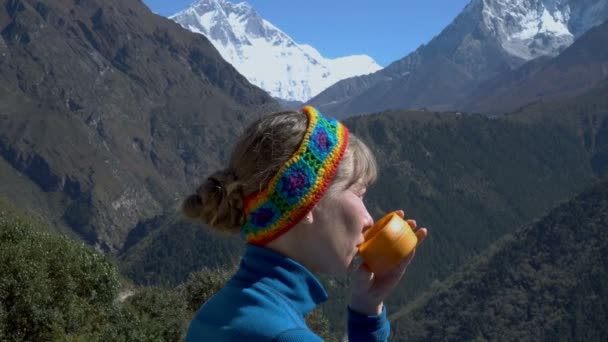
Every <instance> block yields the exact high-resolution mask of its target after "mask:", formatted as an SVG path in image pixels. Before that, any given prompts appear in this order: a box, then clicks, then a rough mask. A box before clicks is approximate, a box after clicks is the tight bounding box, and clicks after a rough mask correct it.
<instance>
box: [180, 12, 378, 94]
mask: <svg viewBox="0 0 608 342" xmlns="http://www.w3.org/2000/svg"><path fill="white" fill-rule="evenodd" d="M170 18H171V19H173V20H175V21H176V22H177V23H179V24H180V25H182V26H183V27H184V28H187V29H188V30H191V31H193V32H198V33H201V34H203V35H205V36H206V37H207V38H209V40H210V41H211V42H212V43H213V45H214V46H215V47H216V48H217V50H218V51H219V52H220V53H221V54H222V56H223V57H224V58H225V59H226V60H227V61H228V62H230V63H231V64H232V65H233V66H234V67H235V68H236V69H237V70H238V71H239V72H240V73H241V74H243V75H244V76H245V77H247V79H248V80H249V81H250V82H251V83H253V84H255V85H257V86H259V87H260V88H262V89H265V90H266V91H268V92H269V93H270V95H272V96H273V97H277V98H280V99H283V100H288V101H307V100H309V99H310V98H311V97H313V96H315V95H317V94H319V93H320V92H321V91H322V90H324V89H325V88H327V87H329V86H330V85H332V84H334V83H336V82H337V81H339V80H342V79H345V78H348V77H352V76H358V75H365V74H369V73H372V72H374V71H377V70H379V69H381V67H380V66H379V65H378V64H377V63H376V62H375V61H374V60H373V59H372V58H371V57H369V56H366V55H355V56H347V57H341V58H336V59H328V58H324V57H323V56H321V54H320V53H319V52H318V51H317V50H316V49H315V48H314V47H312V46H310V45H307V44H298V43H296V42H295V41H294V40H293V39H291V38H290V37H289V36H288V35H287V34H286V33H284V32H283V31H281V30H280V29H279V28H277V27H276V26H274V25H273V24H271V23H270V22H268V21H267V20H265V19H263V18H262V17H260V15H259V14H258V13H257V12H256V11H255V9H253V8H252V7H251V6H250V5H249V4H247V3H245V2H240V3H238V4H233V3H231V2H229V1H227V0H198V1H196V2H194V3H193V4H192V5H191V6H190V7H189V8H187V9H185V10H183V11H181V12H179V13H177V14H175V15H173V16H171V17H170Z"/></svg>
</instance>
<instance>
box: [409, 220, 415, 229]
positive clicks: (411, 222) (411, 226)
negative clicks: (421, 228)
mask: <svg viewBox="0 0 608 342" xmlns="http://www.w3.org/2000/svg"><path fill="white" fill-rule="evenodd" d="M407 224H408V225H409V226H410V228H412V230H414V229H416V225H417V224H416V220H407Z"/></svg>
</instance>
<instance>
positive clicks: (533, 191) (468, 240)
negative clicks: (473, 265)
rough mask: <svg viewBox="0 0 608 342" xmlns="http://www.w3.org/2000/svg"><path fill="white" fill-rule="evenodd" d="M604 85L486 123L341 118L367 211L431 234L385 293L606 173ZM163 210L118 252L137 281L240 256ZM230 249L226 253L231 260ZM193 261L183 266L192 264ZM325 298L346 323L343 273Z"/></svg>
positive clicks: (169, 277)
mask: <svg viewBox="0 0 608 342" xmlns="http://www.w3.org/2000/svg"><path fill="white" fill-rule="evenodd" d="M605 91H606V87H604V88H599V89H598V90H597V91H595V92H592V93H589V94H586V95H584V96H580V97H578V98H575V99H571V100H568V101H562V102H558V103H553V104H538V105H533V106H530V107H526V108H525V109H523V110H522V111H520V112H518V113H514V114H512V115H509V116H505V117H502V118H498V119H494V118H488V117H485V116H481V115H471V114H458V113H433V112H424V111H419V112H384V113H379V114H376V115H370V116H363V117H357V118H352V119H349V120H348V121H347V122H346V123H347V125H348V126H349V127H350V128H351V130H352V131H354V132H355V133H356V134H358V135H359V136H361V138H362V139H363V140H364V141H366V142H368V143H369V145H370V147H371V148H372V149H373V150H374V152H375V153H376V155H377V157H378V160H379V164H380V170H381V171H380V172H381V173H380V178H379V181H378V182H377V184H375V185H374V186H373V187H372V188H370V189H369V192H368V195H367V196H366V202H367V204H368V207H369V208H370V211H371V213H372V215H374V217H376V218H378V217H380V215H381V214H382V213H384V212H387V211H390V210H394V209H398V208H403V209H404V210H405V212H406V215H407V216H408V217H413V218H416V219H417V220H418V223H419V225H421V226H422V225H423V226H427V227H428V228H429V231H430V237H429V239H428V240H427V242H426V243H425V245H424V247H423V248H421V249H420V250H419V253H418V254H417V257H416V260H415V262H414V263H413V264H412V265H411V266H410V269H409V270H408V275H407V280H406V281H404V282H403V283H402V285H401V287H400V288H399V289H398V290H397V291H396V292H395V294H394V295H393V296H392V297H390V298H389V300H388V305H390V307H401V306H403V305H406V304H408V303H410V302H411V301H412V299H413V298H415V297H416V296H417V295H418V294H420V293H421V292H422V291H424V290H425V289H426V288H428V286H429V285H430V284H431V283H433V282H434V281H437V280H442V279H444V278H445V277H447V276H448V275H450V274H451V273H452V272H454V271H455V270H458V269H459V268H460V267H461V266H462V265H463V264H465V263H466V262H467V261H468V260H469V259H470V258H471V257H472V256H474V255H476V254H477V253H479V252H480V251H482V250H484V249H485V248H486V247H487V246H489V245H490V244H491V243H493V242H495V241H496V240H497V239H498V238H500V237H501V236H503V235H504V234H506V233H509V232H512V231H514V230H515V229H517V228H518V227H520V226H521V225H523V224H525V223H527V222H530V221H532V220H534V219H536V218H539V217H541V216H543V215H544V214H545V213H546V212H547V211H548V210H550V209H551V208H553V207H555V206H556V205H558V204H560V203H562V202H564V201H567V200H569V199H570V198H572V197H573V196H574V195H575V194H576V193H578V192H579V191H581V190H582V189H584V188H586V187H587V186H589V185H590V184H592V183H593V182H594V181H595V180H596V179H597V177H598V175H600V174H603V173H605V172H606V166H607V165H608V163H606V160H607V159H606V155H607V154H606V151H607V148H608V141H607V139H606V138H605V137H608V120H607V117H608V110H607V109H608V103H607V101H608V100H606V98H605V96H602V94H603V93H605ZM178 218H179V215H176V214H175V213H170V214H169V215H166V216H164V217H161V218H159V219H158V221H157V223H158V224H157V225H150V226H148V228H146V229H143V230H142V231H143V232H144V233H142V235H141V236H143V238H142V239H141V241H139V243H135V244H134V245H132V246H131V247H130V248H128V249H127V250H125V251H124V252H123V254H122V257H121V265H122V269H123V271H124V272H125V273H126V274H128V275H129V276H131V277H132V279H133V280H134V281H135V282H137V283H140V284H165V285H170V286H172V285H175V284H178V283H180V282H182V281H185V280H186V279H187V277H188V274H189V273H190V272H192V271H194V270H197V269H199V268H201V267H205V266H211V267H214V266H215V265H218V264H222V263H228V264H232V263H233V262H234V260H235V259H238V256H239V255H240V252H241V251H242V242H241V241H239V239H238V238H237V237H231V238H228V239H226V238H223V237H222V236H217V235H216V234H210V233H209V232H208V231H207V230H206V229H205V228H204V227H200V226H199V225H197V224H193V223H189V222H187V221H183V220H182V219H178ZM231 253H232V255H233V256H231ZM190 267H191V268H190ZM325 282H326V284H327V287H328V290H329V291H330V301H329V302H328V303H327V304H325V305H324V312H325V313H326V314H327V315H328V317H329V318H330V320H331V321H332V323H333V324H334V328H336V329H339V330H341V329H343V328H344V326H343V324H344V307H345V303H346V298H344V296H345V291H344V286H346V283H345V280H344V279H326V281H325Z"/></svg>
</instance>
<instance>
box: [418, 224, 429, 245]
mask: <svg viewBox="0 0 608 342" xmlns="http://www.w3.org/2000/svg"><path fill="white" fill-rule="evenodd" d="M428 235H429V232H428V230H427V229H426V228H424V227H423V228H420V229H418V230H417V231H416V237H417V238H418V243H417V244H416V246H420V245H421V244H422V243H423V242H424V240H426V237H427V236H428Z"/></svg>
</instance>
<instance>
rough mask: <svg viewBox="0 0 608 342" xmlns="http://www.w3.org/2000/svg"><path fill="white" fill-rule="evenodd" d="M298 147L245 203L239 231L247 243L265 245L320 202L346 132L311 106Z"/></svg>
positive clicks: (306, 108) (339, 158)
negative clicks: (241, 225) (304, 131)
mask: <svg viewBox="0 0 608 342" xmlns="http://www.w3.org/2000/svg"><path fill="white" fill-rule="evenodd" d="M302 111H303V112H304V113H305V114H306V115H307V116H308V126H307V129H306V133H305V134H304V138H303V139H302V142H301V143H300V146H299V148H298V149H297V150H296V152H294V154H293V155H292V156H291V157H290V158H289V160H287V162H286V163H285V164H284V165H283V166H282V167H281V169H280V170H279V171H278V172H277V174H276V175H274V176H273V178H272V179H271V180H270V181H269V182H268V185H267V186H266V187H265V188H264V189H262V190H261V191H259V192H257V193H254V194H252V195H249V196H247V197H246V198H245V201H244V211H245V223H244V224H243V228H242V230H241V231H242V235H244V236H245V237H246V239H247V241H248V242H249V243H252V244H256V245H264V244H266V243H268V242H270V241H272V240H274V239H275V238H277V237H278V236H279V235H281V234H283V233H285V232H286V231H288V230H289V229H290V228H292V227H293V226H294V225H296V224H297V223H298V222H299V221H300V220H301V219H302V218H303V217H304V216H305V215H306V213H308V212H309V211H310V210H311V209H312V208H313V207H314V206H315V204H317V202H319V200H320V199H321V197H322V196H323V194H324V193H325V191H326V190H327V188H328V186H329V184H330V183H331V181H332V179H333V177H334V175H335V173H336V171H337V169H338V165H339V164H340V162H341V161H342V158H343V157H344V151H346V146H347V145H348V129H347V128H346V126H344V125H342V124H341V123H340V122H339V121H337V120H335V119H333V118H329V119H328V118H326V117H324V116H323V114H322V113H321V112H319V111H318V110H317V109H315V108H314V107H311V106H304V108H303V109H302Z"/></svg>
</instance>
